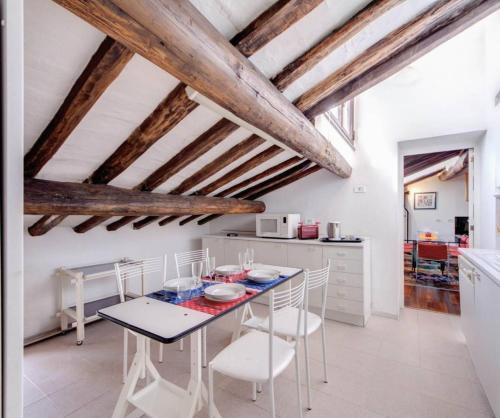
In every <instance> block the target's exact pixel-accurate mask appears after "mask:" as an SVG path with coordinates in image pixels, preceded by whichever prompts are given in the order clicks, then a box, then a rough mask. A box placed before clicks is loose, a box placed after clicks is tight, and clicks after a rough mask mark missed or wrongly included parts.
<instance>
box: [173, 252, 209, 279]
mask: <svg viewBox="0 0 500 418" xmlns="http://www.w3.org/2000/svg"><path fill="white" fill-rule="evenodd" d="M174 258H175V268H176V269H177V277H181V267H184V266H187V265H191V263H195V262H196V261H202V262H203V263H206V261H207V259H208V248H205V249H203V250H194V251H186V252H183V253H175V255H174ZM203 267H205V264H203Z"/></svg>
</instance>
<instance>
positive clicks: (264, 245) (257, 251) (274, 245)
mask: <svg viewBox="0 0 500 418" xmlns="http://www.w3.org/2000/svg"><path fill="white" fill-rule="evenodd" d="M286 247H287V245H286V244H281V243H279V242H260V241H249V242H248V248H253V249H254V257H255V260H254V262H256V263H262V264H271V265H273V266H286V265H287V264H286Z"/></svg>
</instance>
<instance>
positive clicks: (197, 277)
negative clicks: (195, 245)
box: [191, 261, 203, 288]
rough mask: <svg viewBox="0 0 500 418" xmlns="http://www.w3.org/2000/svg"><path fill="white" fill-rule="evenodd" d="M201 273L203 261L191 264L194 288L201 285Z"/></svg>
mask: <svg viewBox="0 0 500 418" xmlns="http://www.w3.org/2000/svg"><path fill="white" fill-rule="evenodd" d="M202 273H203V261H195V262H194V263H191V274H192V276H193V279H194V285H195V288H198V287H199V286H200V285H201V274H202Z"/></svg>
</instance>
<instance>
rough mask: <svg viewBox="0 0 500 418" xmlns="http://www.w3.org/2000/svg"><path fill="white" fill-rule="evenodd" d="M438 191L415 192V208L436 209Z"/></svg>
mask: <svg viewBox="0 0 500 418" xmlns="http://www.w3.org/2000/svg"><path fill="white" fill-rule="evenodd" d="M436 197H437V193H436V192H426V193H415V194H414V196H413V208H414V209H415V210H421V209H436Z"/></svg>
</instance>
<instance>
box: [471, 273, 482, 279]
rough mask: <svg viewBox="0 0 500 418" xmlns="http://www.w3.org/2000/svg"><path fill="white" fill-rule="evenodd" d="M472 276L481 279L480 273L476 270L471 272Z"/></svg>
mask: <svg viewBox="0 0 500 418" xmlns="http://www.w3.org/2000/svg"><path fill="white" fill-rule="evenodd" d="M472 276H473V277H474V279H475V280H481V275H480V274H479V273H477V272H473V273H472Z"/></svg>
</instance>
